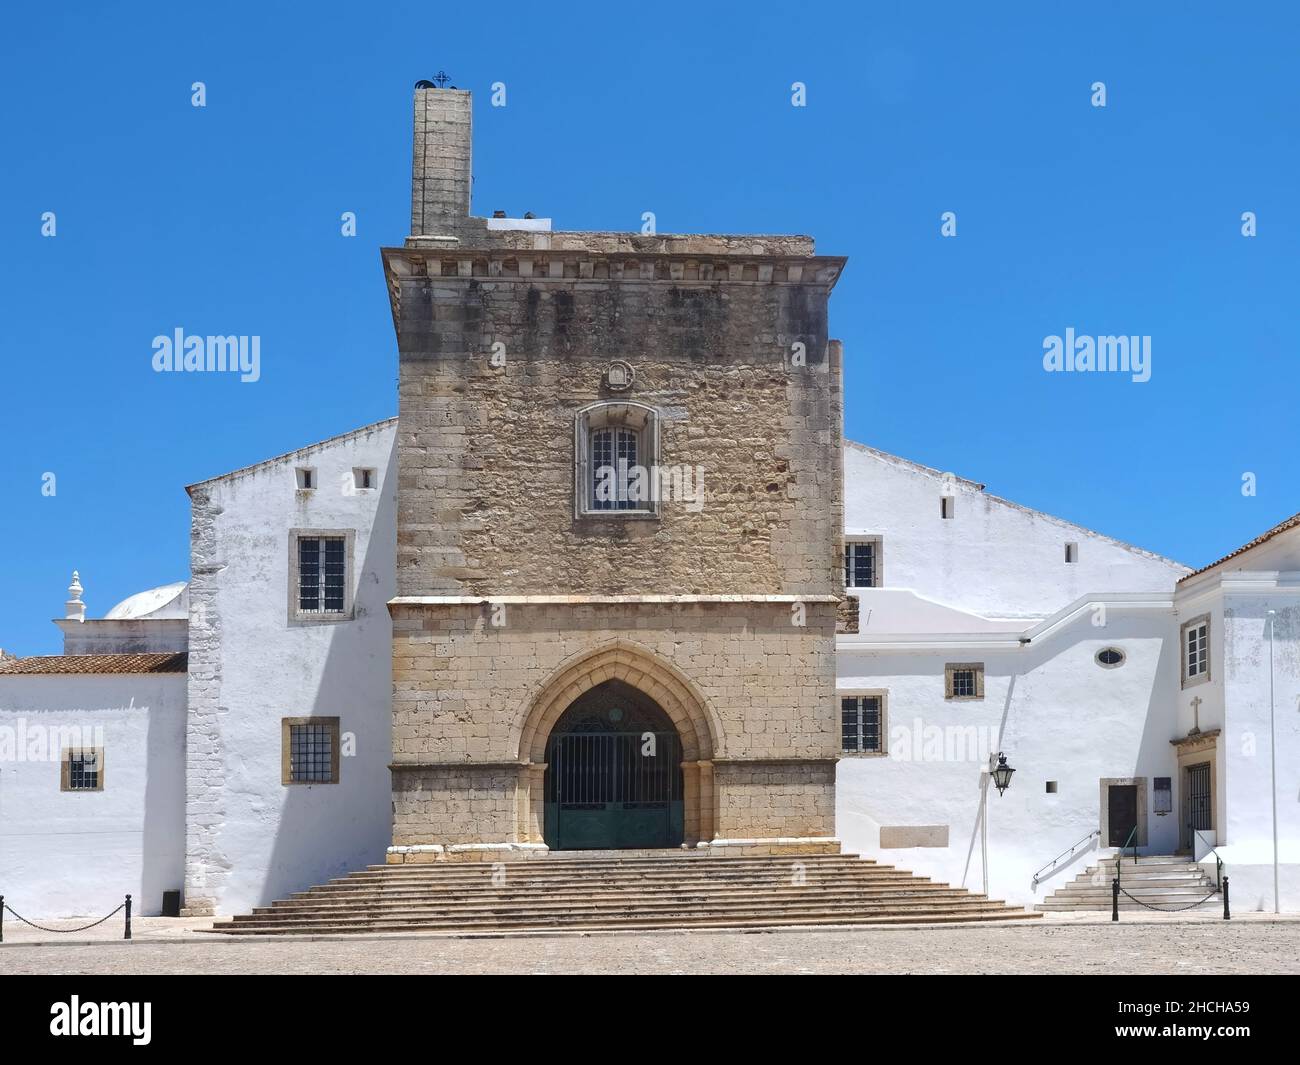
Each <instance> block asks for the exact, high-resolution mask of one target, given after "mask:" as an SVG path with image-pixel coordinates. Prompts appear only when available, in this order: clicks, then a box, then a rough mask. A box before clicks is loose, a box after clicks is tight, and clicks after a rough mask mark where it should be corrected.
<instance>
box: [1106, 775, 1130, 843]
mask: <svg viewBox="0 0 1300 1065" xmlns="http://www.w3.org/2000/svg"><path fill="white" fill-rule="evenodd" d="M1106 804H1107V813H1108V815H1109V817H1108V823H1109V825H1110V839H1108V840H1107V841H1106V845H1107V846H1108V847H1122V846H1124V845H1125V844H1126V843H1128V842H1130V841H1129V836H1130V834H1131V833H1132V832H1133V829H1134V828H1136V827H1137V816H1138V789H1137V785H1136V784H1112V785H1111V786H1110V787H1109V788H1107V789H1106Z"/></svg>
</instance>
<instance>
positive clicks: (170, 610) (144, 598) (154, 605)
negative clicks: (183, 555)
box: [104, 581, 190, 621]
mask: <svg viewBox="0 0 1300 1065" xmlns="http://www.w3.org/2000/svg"><path fill="white" fill-rule="evenodd" d="M188 587H189V583H188V582H187V581H177V582H176V583H175V584H163V585H160V586H159V587H157V588H150V589H149V590H148V591H146V592H136V593H135V595H132V596H128V597H127V598H126V599H123V600H122V601H121V602H120V603H118V604H117V606H115V607H113V609H112V610H110V611H109V612H108V613H107V614H105V615H104V620H105V621H130V620H133V619H138V618H187V617H189V616H190V598H189V596H188V595H186V594H185V590H186V589H187V588H188Z"/></svg>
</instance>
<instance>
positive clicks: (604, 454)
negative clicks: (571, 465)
mask: <svg viewBox="0 0 1300 1065" xmlns="http://www.w3.org/2000/svg"><path fill="white" fill-rule="evenodd" d="M639 445H640V439H639V434H637V433H636V432H635V431H634V430H632V429H615V428H609V429H597V430H596V431H595V432H593V433H592V434H591V476H592V482H591V509H592V510H636V509H637V508H638V507H641V506H643V504H644V503H645V501H646V500H645V498H644V497H645V495H646V492H647V491H648V487H649V486H648V483H647V482H648V477H647V476H646V475H645V474H644V473H642V472H640V471H639V470H638V468H637V455H638V453H639V452H640V446H639Z"/></svg>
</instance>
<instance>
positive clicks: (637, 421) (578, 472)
mask: <svg viewBox="0 0 1300 1065" xmlns="http://www.w3.org/2000/svg"><path fill="white" fill-rule="evenodd" d="M659 420H660V414H659V411H658V410H657V409H656V408H654V407H651V406H649V405H648V404H645V403H634V402H632V401H631V400H600V401H599V402H596V403H589V404H587V406H585V407H582V408H580V409H579V410H578V411H577V412H575V414H574V419H573V516H574V518H575V519H597V520H601V521H605V520H611V519H612V520H616V521H625V520H629V519H631V520H634V521H635V520H645V519H650V520H657V519H658V518H659V516H660V504H661V502H662V501H661V500H660V498H659V486H658V469H659ZM608 428H628V429H632V430H633V431H635V432H636V433H637V439H638V447H637V465H638V466H641V467H643V468H644V469H645V470H646V472H647V474H648V476H649V485H648V487H649V490H650V497H651V498H649V499H647V500H644V501H643V502H642V505H640V506H637V507H634V508H630V509H627V510H614V509H610V510H597V509H595V508H594V507H593V506H592V503H593V502H594V500H593V499H592V492H593V486H592V476H593V472H594V471H593V470H592V469H591V433H592V432H593V431H594V430H597V429H608Z"/></svg>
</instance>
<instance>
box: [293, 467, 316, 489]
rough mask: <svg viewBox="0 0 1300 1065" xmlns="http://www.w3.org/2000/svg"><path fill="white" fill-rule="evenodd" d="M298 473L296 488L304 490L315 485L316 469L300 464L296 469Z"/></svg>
mask: <svg viewBox="0 0 1300 1065" xmlns="http://www.w3.org/2000/svg"><path fill="white" fill-rule="evenodd" d="M296 472H297V475H298V488H299V489H300V490H304V491H305V490H306V489H309V488H315V487H316V471H315V470H314V469H310V468H309V467H306V466H300V467H299V468H298V470H297V471H296Z"/></svg>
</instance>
